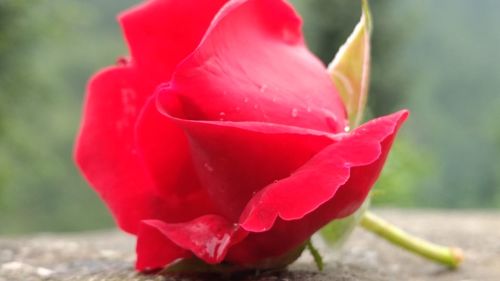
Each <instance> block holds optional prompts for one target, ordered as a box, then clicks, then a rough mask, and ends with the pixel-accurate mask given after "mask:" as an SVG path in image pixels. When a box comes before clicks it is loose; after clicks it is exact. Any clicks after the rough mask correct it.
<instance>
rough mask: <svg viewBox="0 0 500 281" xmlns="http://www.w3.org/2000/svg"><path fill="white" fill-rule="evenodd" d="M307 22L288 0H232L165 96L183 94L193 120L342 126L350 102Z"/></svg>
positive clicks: (325, 127)
mask: <svg viewBox="0 0 500 281" xmlns="http://www.w3.org/2000/svg"><path fill="white" fill-rule="evenodd" d="M300 27H301V21H300V18H299V17H298V15H297V14H296V13H295V11H294V10H293V8H292V7H291V6H289V5H288V4H287V3H286V2H285V1H282V0H246V1H231V2H229V3H228V4H227V5H225V6H224V7H223V8H222V9H221V11H220V12H219V14H218V15H217V16H216V18H215V20H214V21H213V22H212V24H211V26H210V28H209V30H208V32H207V33H206V35H205V36H204V38H203V40H202V42H201V44H200V45H199V46H198V48H197V49H196V50H195V51H194V52H193V53H192V54H191V55H190V56H189V57H188V58H187V59H186V60H184V61H183V62H182V63H181V64H179V66H178V68H177V69H176V71H175V74H174V77H173V79H172V80H171V81H170V82H169V84H168V85H166V86H165V87H164V88H163V89H162V91H161V93H160V95H165V96H173V95H175V96H177V97H178V99H180V100H182V104H183V105H184V109H183V112H184V114H185V117H186V118H188V119H193V120H195V119H196V120H230V121H260V122H272V123H278V124H285V125H292V126H298V127H303V128H310V129H317V130H323V131H327V132H339V131H343V130H344V127H345V125H346V120H345V111H344V107H343V105H342V103H341V102H340V99H339V97H338V94H337V92H336V90H335V88H334V86H333V84H332V82H331V81H330V79H329V77H328V74H327V72H326V69H325V67H324V66H323V64H322V63H321V62H320V61H319V60H318V59H317V58H316V57H315V56H314V55H313V54H311V53H310V52H309V50H308V49H307V47H306V46H305V45H304V40H303V36H302V33H301V31H300ZM160 100H163V99H160Z"/></svg>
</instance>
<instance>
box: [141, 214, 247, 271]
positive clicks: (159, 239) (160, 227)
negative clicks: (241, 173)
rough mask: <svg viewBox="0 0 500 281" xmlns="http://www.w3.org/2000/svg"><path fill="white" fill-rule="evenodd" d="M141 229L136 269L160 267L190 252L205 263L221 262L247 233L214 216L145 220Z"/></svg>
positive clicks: (186, 255)
mask: <svg viewBox="0 0 500 281" xmlns="http://www.w3.org/2000/svg"><path fill="white" fill-rule="evenodd" d="M143 229H144V230H145V231H142V232H141V233H140V235H139V239H138V241H137V255H138V261H137V269H139V270H144V269H145V268H161V267H163V266H165V265H168V264H169V263H171V262H173V261H174V260H176V259H179V258H185V257H189V256H190V254H188V253H189V252H191V253H193V254H194V255H196V256H197V257H198V258H200V259H202V260H204V261H205V262H207V263H210V264H215V263H220V262H222V261H223V260H224V258H225V256H226V254H227V251H228V250H229V248H230V247H231V246H232V245H234V244H235V243H238V242H240V241H241V240H242V239H244V238H245V237H246V235H247V233H246V232H245V231H243V230H241V229H240V228H239V227H238V226H237V225H235V224H233V223H231V222H229V221H227V220H226V219H224V218H223V217H220V216H217V215H205V216H202V217H199V218H196V219H195V220H192V221H190V222H186V223H177V224H168V223H165V222H163V221H160V220H147V221H143ZM158 234H161V235H158ZM188 251H189V252H188Z"/></svg>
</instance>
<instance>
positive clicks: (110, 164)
mask: <svg viewBox="0 0 500 281" xmlns="http://www.w3.org/2000/svg"><path fill="white" fill-rule="evenodd" d="M145 98H146V95H145V94H144V92H143V87H142V85H141V82H140V81H138V79H137V74H136V73H135V71H134V70H133V69H131V68H127V67H115V68H108V69H105V70H103V71H101V72H100V73H98V74H96V75H95V76H94V77H93V78H92V80H91V81H90V83H89V86H88V95H87V100H86V103H85V109H84V119H83V124H82V127H81V132H80V135H79V137H78V140H77V144H76V151H75V158H76V162H77V163H78V165H79V167H80V169H81V170H82V172H83V173H84V175H85V177H86V178H87V180H88V181H89V182H90V184H91V185H92V186H93V187H94V188H95V189H96V191H97V192H98V193H99V194H100V195H101V197H102V199H103V200H104V201H105V202H106V203H107V204H108V206H109V207H110V209H111V210H112V212H113V214H114V215H115V218H116V220H117V222H118V224H119V225H120V226H121V227H122V228H123V229H124V230H126V231H128V232H132V233H134V232H136V231H137V227H138V224H139V222H140V220H142V219H143V218H157V217H163V216H164V215H165V212H166V208H165V206H164V204H163V199H161V197H160V195H159V194H158V193H157V192H156V191H155V190H154V188H153V186H154V182H153V181H152V179H151V177H150V176H149V175H148V174H147V172H146V170H145V169H144V166H143V165H142V162H141V161H140V159H139V156H138V154H137V153H136V151H135V147H134V142H133V138H132V136H133V128H134V124H135V120H136V118H137V115H138V114H139V111H140V109H141V106H142V104H143V103H144V101H145Z"/></svg>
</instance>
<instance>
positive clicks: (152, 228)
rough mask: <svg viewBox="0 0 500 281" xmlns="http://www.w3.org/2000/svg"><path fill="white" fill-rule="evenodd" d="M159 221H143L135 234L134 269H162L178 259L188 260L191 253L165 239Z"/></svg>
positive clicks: (161, 223)
mask: <svg viewBox="0 0 500 281" xmlns="http://www.w3.org/2000/svg"><path fill="white" fill-rule="evenodd" d="M156 224H159V225H160V226H161V225H163V224H164V223H163V222H161V221H155V220H150V221H143V222H142V224H141V226H140V228H139V232H138V234H137V237H138V238H137V245H136V251H137V260H136V263H135V268H136V269H137V270H139V271H151V270H155V269H160V268H163V267H164V266H166V265H168V264H171V263H173V262H175V261H176V260H178V259H183V258H189V257H191V256H192V253H191V252H189V251H188V250H186V249H183V248H181V247H179V246H177V245H176V244H175V243H174V242H172V241H171V240H170V239H168V238H167V237H165V235H164V234H163V232H162V231H161V228H160V227H157V226H156Z"/></svg>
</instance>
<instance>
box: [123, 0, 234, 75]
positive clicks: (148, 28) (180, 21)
mask: <svg viewBox="0 0 500 281" xmlns="http://www.w3.org/2000/svg"><path fill="white" fill-rule="evenodd" d="M225 2H226V0H210V1H199V0H182V1H178V0H150V1H144V3H142V4H141V5H138V6H137V7H135V8H133V9H130V10H127V11H126V12H124V13H123V14H122V15H121V16H120V22H121V25H122V27H123V30H124V33H125V37H126V39H127V41H128V45H129V48H130V53H131V55H132V58H133V60H134V63H135V64H136V65H137V66H138V67H139V68H140V69H141V71H143V72H147V76H145V78H149V79H152V80H153V82H155V83H158V81H155V80H157V79H165V81H167V80H168V79H169V76H170V75H171V74H172V72H173V70H174V68H175V67H176V66H177V64H178V62H180V61H181V60H182V59H184V58H185V57H186V56H187V55H188V54H189V53H191V52H192V51H193V49H194V48H195V47H196V46H197V45H198V44H199V42H200V39H201V38H202V36H203V34H204V33H205V32H206V30H207V28H208V26H209V24H210V22H211V21H212V19H213V17H214V16H215V14H216V13H217V11H218V10H219V9H220V7H221V6H222V5H223V4H224V3H225Z"/></svg>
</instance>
